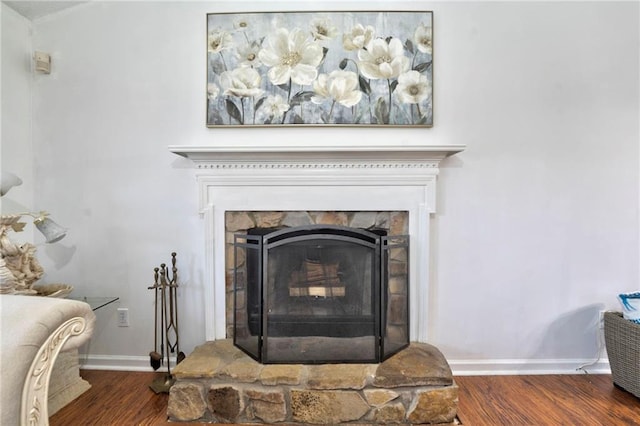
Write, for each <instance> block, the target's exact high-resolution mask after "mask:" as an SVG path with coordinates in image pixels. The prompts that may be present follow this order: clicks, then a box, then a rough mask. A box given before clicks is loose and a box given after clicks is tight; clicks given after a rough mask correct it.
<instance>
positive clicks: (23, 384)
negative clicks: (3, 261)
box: [0, 295, 95, 426]
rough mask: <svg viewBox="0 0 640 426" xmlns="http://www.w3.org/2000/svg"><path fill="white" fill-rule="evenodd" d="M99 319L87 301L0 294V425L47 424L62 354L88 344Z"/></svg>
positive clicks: (35, 425)
mask: <svg viewBox="0 0 640 426" xmlns="http://www.w3.org/2000/svg"><path fill="white" fill-rule="evenodd" d="M94 324H95V315H94V313H93V311H92V310H91V307H90V306H89V305H88V304H87V303H84V302H79V301H75V300H68V299H59V298H55V297H38V296H18V295H0V424H1V425H3V426H5V425H6V426H13V425H20V426H23V425H24V426H26V425H34V426H37V425H48V424H49V418H48V407H47V400H48V392H49V379H50V377H51V370H52V368H53V365H54V363H55V361H56V358H57V357H58V354H59V353H60V351H61V350H62V349H63V348H64V350H68V349H74V348H77V347H79V346H81V345H82V344H84V343H85V342H86V341H87V340H89V338H90V337H91V334H92V333H93V327H94Z"/></svg>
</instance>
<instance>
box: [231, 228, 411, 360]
mask: <svg viewBox="0 0 640 426" xmlns="http://www.w3.org/2000/svg"><path fill="white" fill-rule="evenodd" d="M408 250H409V244H408V237H407V236H404V235H402V236H388V235H386V231H384V230H374V231H367V230H363V229H358V228H349V227H343V226H328V225H310V226H304V227H294V228H283V229H266V228H254V229H251V230H249V231H248V232H247V234H237V235H235V237H234V255H235V261H234V266H235V279H234V295H235V296H234V315H235V318H234V336H233V337H234V344H235V345H236V346H238V347H239V348H241V349H242V350H244V351H245V352H246V353H248V354H249V355H250V356H252V357H253V358H255V359H256V360H258V361H260V362H263V363H337V362H345V363H346V362H380V361H382V360H384V359H386V358H388V357H389V356H391V355H393V354H394V353H396V352H397V351H399V350H401V349H403V348H404V347H406V346H407V345H408V344H409V305H408V301H409V294H408V284H409V282H408V277H409V267H408V266H409V265H408V259H409V256H408V254H409V253H408Z"/></svg>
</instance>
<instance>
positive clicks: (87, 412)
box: [49, 370, 640, 426]
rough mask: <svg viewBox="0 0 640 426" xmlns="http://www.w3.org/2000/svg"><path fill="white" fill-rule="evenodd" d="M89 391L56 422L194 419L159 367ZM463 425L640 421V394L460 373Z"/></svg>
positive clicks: (95, 378) (150, 425) (599, 380)
mask: <svg viewBox="0 0 640 426" xmlns="http://www.w3.org/2000/svg"><path fill="white" fill-rule="evenodd" d="M82 376H83V377H84V378H85V379H86V380H88V381H89V383H91V384H92V387H91V389H90V390H89V391H87V392H86V393H84V394H83V395H81V396H80V397H79V398H78V399H76V400H75V401H73V402H72V403H70V404H69V405H67V406H66V407H64V408H63V409H62V410H60V411H59V412H58V413H56V414H55V415H53V416H52V417H51V418H50V419H49V420H50V424H51V426H76V425H78V426H79V425H82V426H84V425H100V426H106V425H118V426H129V425H132V426H133V425H135V426H138V425H146V426H155V425H193V424H194V423H169V422H167V420H166V407H167V400H168V395H166V394H159V395H156V394H155V393H154V392H153V391H151V390H150V389H149V384H150V383H151V381H152V380H153V378H154V377H155V373H134V372H123V371H92V370H83V371H82ZM455 380H456V382H457V383H458V386H459V387H460V405H459V410H458V417H459V418H460V421H461V423H462V424H463V425H474V426H483V425H486V426H497V425H514V426H516V425H517V426H520V425H536V426H543V425H549V426H557V425H571V426H573V425H580V426H583V425H584V426H589V425H594V426H600V425H602V426H617V425H620V426H623V425H624V426H627V425H640V398H636V397H634V396H633V395H631V394H630V393H627V392H625V391H623V390H621V389H618V388H615V387H614V386H613V384H612V383H611V377H610V376H608V375H588V374H582V375H553V376H474V377H469V376H459V377H456V378H455Z"/></svg>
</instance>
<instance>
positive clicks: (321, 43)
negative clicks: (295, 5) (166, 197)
mask: <svg viewBox="0 0 640 426" xmlns="http://www.w3.org/2000/svg"><path fill="white" fill-rule="evenodd" d="M432 124H433V12H428V11H427V12H415V11H412V12H395V11H394V12H392V11H379V12H300V13H298V12H284V13H282V12H281V13H223V14H218V13H210V14H208V15H207V126H209V127H215V126H274V125H275V126H287V125H348V126H357V125H364V126H425V127H430V126H432Z"/></svg>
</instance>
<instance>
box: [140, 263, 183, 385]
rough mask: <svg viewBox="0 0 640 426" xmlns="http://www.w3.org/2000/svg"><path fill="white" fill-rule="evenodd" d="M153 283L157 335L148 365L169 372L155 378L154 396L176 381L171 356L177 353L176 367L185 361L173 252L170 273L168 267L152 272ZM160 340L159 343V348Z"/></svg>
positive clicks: (155, 333) (151, 288) (155, 330)
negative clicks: (182, 348) (162, 368)
mask: <svg viewBox="0 0 640 426" xmlns="http://www.w3.org/2000/svg"><path fill="white" fill-rule="evenodd" d="M153 278H154V284H153V285H152V286H151V287H148V289H149V290H153V291H154V296H155V298H154V311H155V312H154V318H155V320H154V322H155V325H154V336H153V340H154V343H153V351H151V352H150V353H149V362H150V363H151V367H152V368H153V369H154V370H158V369H159V368H160V367H161V366H162V365H166V367H167V373H166V374H165V375H163V376H162V377H158V378H157V379H155V380H154V381H153V382H152V383H151V385H149V387H150V388H151V389H152V390H153V391H154V392H155V393H161V392H165V393H168V392H169V389H170V388H171V385H173V382H174V379H173V376H172V375H171V358H170V355H171V354H175V357H176V365H177V364H179V363H180V362H182V360H183V359H184V358H185V354H184V352H182V351H180V334H179V332H178V268H176V253H171V271H169V268H168V267H167V265H166V264H164V263H163V264H161V265H160V267H159V268H154V269H153ZM158 338H159V339H160V344H159V345H158Z"/></svg>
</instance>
